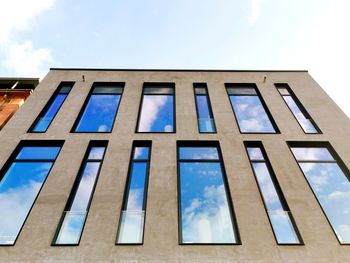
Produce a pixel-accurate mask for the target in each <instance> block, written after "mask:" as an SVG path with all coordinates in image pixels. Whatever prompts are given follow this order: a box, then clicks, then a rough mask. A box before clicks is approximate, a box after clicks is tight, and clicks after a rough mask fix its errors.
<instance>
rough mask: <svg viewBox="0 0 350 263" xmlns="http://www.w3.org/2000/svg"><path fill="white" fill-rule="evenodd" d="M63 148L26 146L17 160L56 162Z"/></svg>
mask: <svg viewBox="0 0 350 263" xmlns="http://www.w3.org/2000/svg"><path fill="white" fill-rule="evenodd" d="M60 149H61V147H50V146H47V147H44V146H43V147H40V146H33V147H30V146H26V147H23V148H22V149H21V151H20V152H19V154H18V155H17V157H16V159H17V160H22V159H27V160H54V159H56V157H57V155H58V153H59V151H60Z"/></svg>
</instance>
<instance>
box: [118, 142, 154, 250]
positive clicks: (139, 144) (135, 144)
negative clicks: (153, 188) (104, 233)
mask: <svg viewBox="0 0 350 263" xmlns="http://www.w3.org/2000/svg"><path fill="white" fill-rule="evenodd" d="M136 147H149V152H148V158H147V159H137V160H134V153H135V148H136ZM130 152H131V154H130V159H129V167H128V173H127V178H126V181H125V186H124V193H123V202H122V205H121V208H120V213H119V223H118V229H117V236H116V241H115V245H116V246H142V245H143V244H144V239H145V222H146V215H147V197H148V185H149V172H150V169H151V156H152V154H151V152H152V141H151V140H142V141H140V140H135V141H133V143H132V148H131V151H130ZM135 162H136V163H145V162H146V163H147V170H146V173H147V174H146V180H145V190H144V193H143V204H142V209H143V210H144V211H145V214H144V224H143V230H142V241H141V243H118V238H119V233H120V227H121V223H122V222H121V215H122V212H123V211H124V210H126V209H125V205H126V204H127V201H128V197H129V193H130V183H131V173H132V169H133V166H134V163H135Z"/></svg>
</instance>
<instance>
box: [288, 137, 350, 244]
mask: <svg viewBox="0 0 350 263" xmlns="http://www.w3.org/2000/svg"><path fill="white" fill-rule="evenodd" d="M289 145H290V147H291V150H292V152H293V155H294V157H295V159H296V160H297V161H298V164H299V166H300V168H301V170H302V171H303V173H304V175H305V177H306V180H307V181H308V183H309V185H310V187H311V189H312V191H313V192H314V194H315V196H316V198H317V200H318V202H319V204H320V205H321V207H322V209H323V211H324V213H325V215H326V217H327V219H328V221H329V223H330V224H331V226H332V228H333V230H334V231H335V233H336V235H337V238H338V240H339V242H340V243H341V244H350V213H349V204H350V182H349V175H350V173H349V170H348V169H347V168H346V166H345V165H344V163H343V162H342V161H341V159H340V158H339V157H338V155H337V154H336V152H335V151H334V150H333V149H332V148H331V146H330V145H329V143H322V142H290V143H289Z"/></svg>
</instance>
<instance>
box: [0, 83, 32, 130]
mask: <svg viewBox="0 0 350 263" xmlns="http://www.w3.org/2000/svg"><path fill="white" fill-rule="evenodd" d="M38 83H39V79H36V78H0V130H1V129H2V128H3V127H4V126H5V124H6V123H7V122H8V121H9V120H10V118H11V117H12V116H13V114H15V112H16V111H17V109H18V108H19V107H21V106H22V104H23V102H24V101H25V100H26V99H27V98H28V96H29V95H30V94H31V93H32V91H33V90H34V89H35V87H36V86H37V85H38Z"/></svg>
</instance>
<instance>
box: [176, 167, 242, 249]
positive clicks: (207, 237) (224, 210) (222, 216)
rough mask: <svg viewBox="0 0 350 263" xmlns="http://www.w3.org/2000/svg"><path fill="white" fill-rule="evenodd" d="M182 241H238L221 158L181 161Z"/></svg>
mask: <svg viewBox="0 0 350 263" xmlns="http://www.w3.org/2000/svg"><path fill="white" fill-rule="evenodd" d="M180 195H181V198H180V200H181V203H180V206H181V227H182V229H181V231H182V232H181V233H182V240H181V242H182V243H236V242H237V237H236V236H235V232H234V229H233V221H232V218H231V211H230V207H229V205H228V200H227V196H226V187H225V185H224V181H223V175H222V170H221V165H220V162H211V163H205V162H200V163H199V162H190V163H188V162H184V163H181V162H180Z"/></svg>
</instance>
